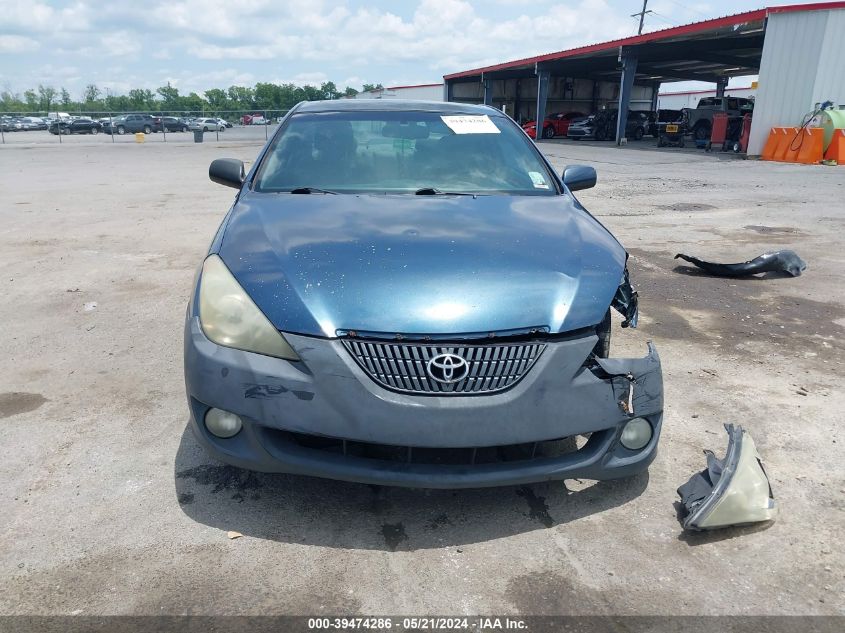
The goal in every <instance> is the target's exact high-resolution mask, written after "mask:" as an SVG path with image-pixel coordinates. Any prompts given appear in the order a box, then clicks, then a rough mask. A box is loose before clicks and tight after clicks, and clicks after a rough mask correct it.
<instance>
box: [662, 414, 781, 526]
mask: <svg viewBox="0 0 845 633" xmlns="http://www.w3.org/2000/svg"><path fill="white" fill-rule="evenodd" d="M725 430H726V431H727V432H728V450H727V451H726V453H725V457H724V459H718V458H717V457H716V456H715V455H714V454H713V452H712V451H705V454H706V455H707V468H705V469H704V470H702V471H701V472H699V473H696V474H695V475H693V476H692V478H691V479H690V480H689V481H688V482H687V483H685V484H684V485H682V486H681V487H680V488H678V494H679V495H680V496H681V503H682V504H683V509H684V511H685V512H686V516H685V517H684V518H683V520H682V523H683V526H684V529H685V530H712V529H716V528H723V527H728V526H731V525H747V524H749V523H758V522H761V521H772V520H774V518H775V514H776V512H777V508H776V506H775V500H774V496H773V494H772V488H771V486H770V485H769V478H768V477H767V476H766V471H765V470H763V464H762V462H761V461H760V455H759V454H758V453H757V447H756V445H755V444H754V440H752V439H751V436H750V435H748V433H746V432H745V431H744V430H743V428H742V427H741V426H738V425H737V426H734V425H733V424H726V425H725Z"/></svg>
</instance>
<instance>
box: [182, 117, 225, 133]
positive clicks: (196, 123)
mask: <svg viewBox="0 0 845 633" xmlns="http://www.w3.org/2000/svg"><path fill="white" fill-rule="evenodd" d="M188 128H190V129H191V130H202V131H203V132H215V131H216V132H223V131H225V130H226V125H225V122H224V123H220V121H219V120H217V119H194V120H193V121H191V122H190V124H188Z"/></svg>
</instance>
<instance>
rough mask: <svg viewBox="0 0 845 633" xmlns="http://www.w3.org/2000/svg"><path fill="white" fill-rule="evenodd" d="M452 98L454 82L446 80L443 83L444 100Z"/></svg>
mask: <svg viewBox="0 0 845 633" xmlns="http://www.w3.org/2000/svg"><path fill="white" fill-rule="evenodd" d="M451 100H452V82H451V81H446V82H444V84H443V101H451Z"/></svg>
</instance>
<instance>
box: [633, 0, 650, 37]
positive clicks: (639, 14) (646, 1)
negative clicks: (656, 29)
mask: <svg viewBox="0 0 845 633" xmlns="http://www.w3.org/2000/svg"><path fill="white" fill-rule="evenodd" d="M647 6H648V0H643V10H642V11H640V12H639V13H632V14H631V17H632V18H635V17H637V16H640V28H639V29H637V35H642V34H643V22H644V21H645V14H646V13H654V11H647V10H646V7H647Z"/></svg>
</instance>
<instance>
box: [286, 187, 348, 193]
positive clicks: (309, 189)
mask: <svg viewBox="0 0 845 633" xmlns="http://www.w3.org/2000/svg"><path fill="white" fill-rule="evenodd" d="M288 193H330V194H332V195H337V191H329V190H328V189H318V188H317V187H297V188H296V189H291V190H290V191H289V192H288Z"/></svg>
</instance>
